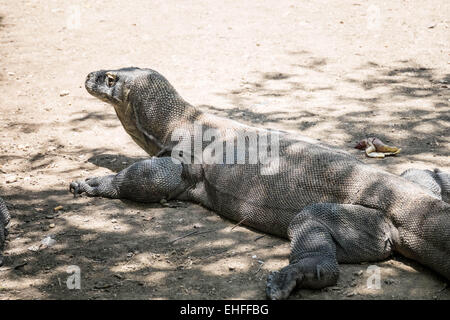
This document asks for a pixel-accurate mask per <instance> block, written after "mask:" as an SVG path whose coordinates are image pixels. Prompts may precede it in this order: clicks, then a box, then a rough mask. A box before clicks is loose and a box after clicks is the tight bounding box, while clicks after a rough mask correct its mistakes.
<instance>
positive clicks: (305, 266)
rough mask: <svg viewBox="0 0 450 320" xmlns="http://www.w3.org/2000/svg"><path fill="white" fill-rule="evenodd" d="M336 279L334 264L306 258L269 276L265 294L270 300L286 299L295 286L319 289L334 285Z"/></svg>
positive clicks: (337, 271) (337, 275) (336, 272)
mask: <svg viewBox="0 0 450 320" xmlns="http://www.w3.org/2000/svg"><path fill="white" fill-rule="evenodd" d="M338 277H339V270H338V269H337V265H336V264H335V263H334V262H330V261H324V260H322V259H320V258H306V259H303V260H300V261H299V262H296V263H292V264H289V265H288V266H286V267H284V268H282V269H281V270H280V271H276V272H272V273H271V274H269V277H268V278H267V287H266V294H267V297H268V298H269V299H272V300H280V299H287V298H288V297H289V295H290V294H291V292H292V290H294V288H295V287H296V286H298V287H302V288H311V289H320V288H324V287H327V286H330V285H333V284H335V283H336V282H337V279H338Z"/></svg>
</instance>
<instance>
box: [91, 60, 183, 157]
mask: <svg viewBox="0 0 450 320" xmlns="http://www.w3.org/2000/svg"><path fill="white" fill-rule="evenodd" d="M85 87H86V90H87V91H88V92H89V93H90V94H91V95H93V96H94V97H96V98H99V99H101V100H103V101H105V102H108V103H110V104H112V105H113V106H114V109H115V111H116V114H117V116H118V117H119V119H120V121H121V122H122V125H123V126H124V128H125V130H126V131H127V132H128V134H130V135H131V137H132V138H133V140H135V141H136V142H137V143H138V144H139V145H140V146H141V147H142V148H143V149H144V150H146V151H147V152H148V153H149V154H154V148H155V147H154V146H155V145H157V143H156V142H155V141H153V142H152V141H150V142H149V139H150V138H149V137H153V140H155V139H156V140H158V139H163V138H164V137H165V136H166V135H167V134H168V132H169V130H170V129H168V127H169V126H170V123H171V121H172V120H173V119H175V120H179V117H180V115H181V114H184V110H185V109H186V107H187V106H188V103H187V102H186V101H184V100H183V99H182V98H181V97H180V96H179V95H178V93H177V92H176V90H175V88H174V87H173V86H172V85H171V84H170V83H169V81H167V80H166V78H164V77H163V76H162V75H161V74H159V73H158V72H156V71H154V70H151V69H144V68H142V69H141V68H135V67H130V68H122V69H117V70H99V71H94V72H91V73H89V74H88V76H87V78H86V82H85ZM150 140H152V139H150ZM155 143H156V144H155Z"/></svg>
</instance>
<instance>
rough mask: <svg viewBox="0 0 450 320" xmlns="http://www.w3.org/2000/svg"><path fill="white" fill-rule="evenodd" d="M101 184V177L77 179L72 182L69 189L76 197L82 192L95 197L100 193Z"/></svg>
mask: <svg viewBox="0 0 450 320" xmlns="http://www.w3.org/2000/svg"><path fill="white" fill-rule="evenodd" d="M99 186H100V182H99V178H87V179H86V180H84V181H81V180H77V181H73V182H72V183H70V187H69V191H70V192H71V193H72V194H73V196H74V198H75V197H76V196H77V195H79V194H82V193H85V194H86V195H87V196H88V197H95V196H98V195H99Z"/></svg>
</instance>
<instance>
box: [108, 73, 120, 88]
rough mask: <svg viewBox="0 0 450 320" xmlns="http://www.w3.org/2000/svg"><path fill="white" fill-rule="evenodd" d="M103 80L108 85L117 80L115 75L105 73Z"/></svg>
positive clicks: (110, 85)
mask: <svg viewBox="0 0 450 320" xmlns="http://www.w3.org/2000/svg"><path fill="white" fill-rule="evenodd" d="M105 82H106V85H107V86H108V87H112V86H113V85H114V84H115V83H116V82H117V76H116V75H115V74H111V73H107V74H106V78H105Z"/></svg>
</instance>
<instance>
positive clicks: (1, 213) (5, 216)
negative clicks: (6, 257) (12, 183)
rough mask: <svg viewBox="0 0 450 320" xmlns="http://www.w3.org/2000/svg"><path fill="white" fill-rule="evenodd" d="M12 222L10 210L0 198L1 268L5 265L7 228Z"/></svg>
mask: <svg viewBox="0 0 450 320" xmlns="http://www.w3.org/2000/svg"><path fill="white" fill-rule="evenodd" d="M9 220H10V216H9V212H8V208H6V204H5V202H4V201H3V199H2V198H0V266H2V265H3V256H2V251H3V247H4V246H5V238H6V235H7V230H6V227H7V226H8V223H9Z"/></svg>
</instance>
